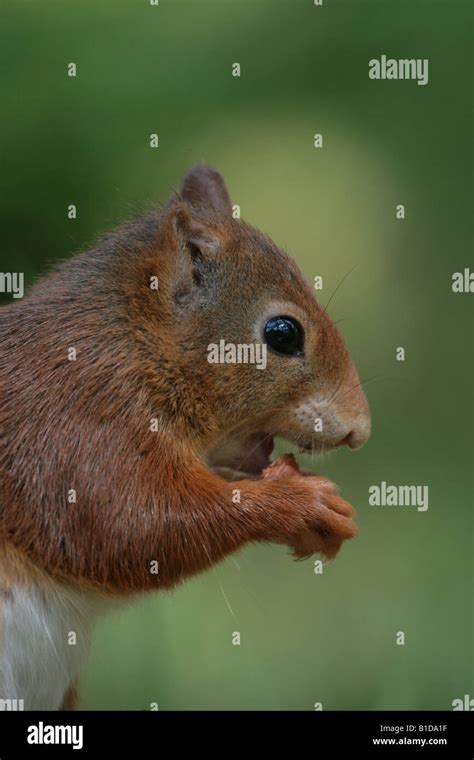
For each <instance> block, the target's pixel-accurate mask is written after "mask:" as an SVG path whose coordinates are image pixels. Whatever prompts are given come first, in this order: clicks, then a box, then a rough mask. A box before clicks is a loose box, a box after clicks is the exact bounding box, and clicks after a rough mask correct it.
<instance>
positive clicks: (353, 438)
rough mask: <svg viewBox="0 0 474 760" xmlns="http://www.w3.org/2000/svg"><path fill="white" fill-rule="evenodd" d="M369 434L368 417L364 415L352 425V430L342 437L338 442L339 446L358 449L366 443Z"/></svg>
mask: <svg viewBox="0 0 474 760" xmlns="http://www.w3.org/2000/svg"><path fill="white" fill-rule="evenodd" d="M369 436H370V417H369V416H366V417H365V416H364V417H363V418H361V419H360V420H358V421H357V423H356V424H355V425H354V427H353V428H352V430H350V431H349V433H347V435H345V436H344V438H342V439H341V440H340V441H339V443H338V444H336V445H337V446H338V447H339V446H349V448H350V449H360V448H361V446H363V445H364V443H367V441H368V439H369Z"/></svg>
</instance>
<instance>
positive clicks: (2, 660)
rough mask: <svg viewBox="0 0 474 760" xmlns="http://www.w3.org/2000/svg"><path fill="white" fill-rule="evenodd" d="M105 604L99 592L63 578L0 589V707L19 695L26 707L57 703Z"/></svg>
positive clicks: (69, 683)
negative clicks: (71, 584)
mask: <svg viewBox="0 0 474 760" xmlns="http://www.w3.org/2000/svg"><path fill="white" fill-rule="evenodd" d="M103 607H104V600H103V597H101V596H99V595H98V594H93V593H90V592H82V591H79V590H76V589H73V588H69V587H67V586H63V585H61V584H53V583H51V584H48V585H47V586H37V585H31V586H23V585H18V586H15V585H13V586H10V587H9V588H8V589H7V590H4V591H3V592H2V591H0V707H1V706H2V705H4V704H9V703H8V701H7V702H6V703H3V702H2V700H23V707H24V709H25V710H39V709H42V710H57V709H59V708H60V707H61V704H62V702H63V699H64V696H65V694H66V692H67V690H68V689H69V688H70V687H71V686H72V685H73V683H74V681H75V679H76V678H77V676H78V675H79V672H80V670H81V668H82V667H83V664H84V660H85V659H86V656H87V653H88V649H89V643H90V635H91V629H92V625H93V623H94V621H95V619H96V617H97V615H98V614H99V611H100V610H101V609H103ZM4 709H5V707H4Z"/></svg>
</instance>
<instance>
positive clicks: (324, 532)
mask: <svg viewBox="0 0 474 760" xmlns="http://www.w3.org/2000/svg"><path fill="white" fill-rule="evenodd" d="M141 475H142V477H140V473H138V474H137V479H136V482H135V484H131V487H130V489H129V490H128V492H127V491H126V489H125V486H124V484H122V486H121V487H118V488H117V490H116V491H115V493H114V496H113V498H112V500H110V498H107V497H106V496H105V494H103V493H101V489H99V491H94V493H91V494H90V496H89V499H88V503H84V504H82V505H81V506H79V505H77V506H75V507H74V506H72V507H70V508H69V509H68V510H67V511H66V510H64V509H62V510H58V509H57V508H55V505H54V503H50V504H49V505H43V506H44V508H42V509H37V510H36V511H35V512H34V513H31V511H29V510H27V509H25V508H24V506H23V505H19V504H17V505H16V509H14V511H13V513H10V516H12V514H13V517H14V514H16V515H17V519H11V520H9V519H8V513H9V510H5V511H4V512H3V515H2V523H3V524H2V525H1V526H0V527H1V530H0V535H1V536H2V538H4V539H5V540H6V541H7V542H10V543H11V544H13V545H14V546H16V547H17V548H18V549H19V550H21V551H23V552H24V553H26V554H27V555H28V556H29V557H30V558H31V559H32V560H33V561H34V562H36V563H37V564H39V565H40V566H42V567H43V568H44V569H46V570H47V571H49V572H52V573H54V574H57V575H60V576H62V577H64V578H65V579H67V580H74V581H76V582H78V583H79V584H80V585H82V586H84V587H90V588H93V589H95V590H99V591H104V592H108V593H112V594H127V593H131V592H135V591H147V590H151V589H158V588H170V587H172V586H174V585H176V584H177V583H179V582H180V581H182V580H184V579H185V578H186V577H189V576H192V575H195V574H196V573H198V572H201V571H202V570H205V569H206V568H209V567H211V566H212V565H214V564H215V563H217V562H219V561H220V560H221V559H223V558H224V557H226V556H227V555H229V554H230V553H232V552H233V551H235V550H237V549H239V548H240V547H242V546H244V545H245V544H247V543H249V542H259V541H268V542H274V543H281V544H287V545H289V546H290V547H292V548H293V549H294V553H295V555H296V556H297V557H304V556H308V555H310V554H312V553H314V552H316V551H321V552H323V553H324V554H325V555H326V556H327V557H333V556H334V555H335V554H336V553H337V551H338V549H339V547H340V545H341V543H342V542H343V541H344V540H345V539H347V538H351V537H352V536H354V535H355V534H356V527H355V524H354V523H353V521H352V519H351V518H352V514H353V510H352V507H351V506H350V505H349V504H347V503H346V502H345V501H343V499H341V497H340V496H339V495H338V494H337V492H336V489H335V486H334V485H333V484H332V483H331V482H330V481H329V480H327V479H326V478H322V477H319V476H309V477H308V476H306V475H304V474H302V473H300V472H299V470H298V468H297V465H296V462H294V460H292V459H291V458H288V457H283V458H282V460H280V461H279V462H278V463H276V464H275V465H274V466H273V467H270V468H268V469H267V470H266V471H264V473H263V479H261V480H257V481H254V480H242V481H235V482H231V483H230V482H227V481H225V480H222V479H221V478H219V477H217V476H216V475H214V474H213V473H211V472H209V471H208V470H207V469H205V467H204V466H202V465H201V464H200V463H199V464H198V463H194V465H188V467H187V469H186V471H185V472H184V471H183V470H179V469H176V470H171V469H170V470H168V472H167V478H166V480H162V481H161V483H159V484H158V485H156V486H155V487H153V486H148V488H150V489H151V490H148V488H147V493H143V492H141V493H140V484H143V482H147V483H148V484H149V482H150V481H149V479H147V478H145V477H143V475H144V473H142V474H141ZM9 506H11V507H12V506H14V504H13V502H10V503H9ZM48 506H49V508H50V509H52V510H54V518H53V517H51V516H48ZM18 515H19V517H18Z"/></svg>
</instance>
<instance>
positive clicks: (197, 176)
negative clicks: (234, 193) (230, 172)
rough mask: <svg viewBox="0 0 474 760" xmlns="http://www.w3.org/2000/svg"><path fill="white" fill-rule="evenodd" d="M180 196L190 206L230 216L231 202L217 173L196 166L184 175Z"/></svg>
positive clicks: (202, 166)
mask: <svg viewBox="0 0 474 760" xmlns="http://www.w3.org/2000/svg"><path fill="white" fill-rule="evenodd" d="M180 195H181V197H182V199H183V200H185V201H186V202H187V203H189V204H190V206H193V207H198V208H203V209H211V210H213V211H217V212H218V213H220V214H225V215H226V216H227V215H230V214H232V201H231V199H230V195H229V192H228V190H227V187H226V185H225V182H224V180H223V178H222V177H221V175H220V174H219V172H218V171H216V170H215V169H212V167H210V166H205V165H204V164H198V165H197V166H193V168H192V169H190V170H189V172H188V173H187V174H186V176H185V178H184V179H183V182H182V185H181V191H180Z"/></svg>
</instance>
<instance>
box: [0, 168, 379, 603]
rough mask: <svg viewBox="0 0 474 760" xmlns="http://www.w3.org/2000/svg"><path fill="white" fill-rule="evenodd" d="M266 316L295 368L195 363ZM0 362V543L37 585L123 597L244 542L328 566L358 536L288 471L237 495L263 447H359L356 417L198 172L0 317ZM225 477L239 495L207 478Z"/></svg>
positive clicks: (295, 300)
mask: <svg viewBox="0 0 474 760" xmlns="http://www.w3.org/2000/svg"><path fill="white" fill-rule="evenodd" d="M152 277H157V278H158V283H159V285H158V289H157V290H154V289H152V288H150V278H152ZM282 310H283V311H282ZM282 313H283V314H290V316H295V318H297V319H298V320H299V321H300V323H301V324H302V326H303V328H304V333H305V352H304V356H303V357H284V356H279V355H276V354H275V353H273V352H271V351H268V364H267V367H266V369H265V370H264V371H259V370H258V369H257V368H256V367H255V366H252V365H235V364H233V365H232V364H229V365H211V364H209V362H208V361H207V346H208V345H209V344H210V343H218V342H219V340H220V339H226V340H228V341H232V342H234V343H236V344H237V343H246V344H249V343H255V342H258V341H262V340H263V338H262V334H261V328H262V319H263V318H267V317H268V318H270V317H272V316H273V317H274V316H278V315H279V314H282ZM0 347H1V348H0V394H1V404H0V430H1V431H2V432H1V437H0V503H1V511H0V541H1V542H2V544H3V546H9V547H12V548H14V550H15V552H16V553H17V554H18V556H20V557H24V558H25V562H27V563H28V564H29V565H31V566H33V567H35V568H38V569H39V570H40V571H41V572H43V573H46V574H47V575H48V576H52V577H54V578H56V579H58V580H60V581H65V582H67V583H69V584H73V585H78V586H80V587H81V588H82V589H90V590H94V591H99V592H102V593H105V594H108V595H126V594H130V593H132V592H140V591H146V590H151V589H156V588H169V587H172V586H174V585H176V584H177V583H179V582H180V581H182V580H183V579H185V578H186V577H189V576H191V575H194V574H196V573H198V572H200V571H202V570H205V569H206V568H208V567H210V566H211V565H213V564H214V563H216V562H218V561H219V560H221V559H222V558H223V557H225V556H226V555H228V554H230V553H231V552H233V551H235V550H237V549H239V548H240V547H242V546H243V545H245V544H247V543H249V542H254V541H255V542H258V541H270V542H276V543H282V544H287V545H289V546H290V547H291V548H292V549H293V551H294V554H295V555H296V556H298V557H304V556H308V555H310V554H312V553H313V552H315V551H322V552H323V553H325V554H326V556H328V557H333V556H334V555H335V554H336V553H337V551H338V549H339V548H340V546H341V544H342V542H343V541H344V540H345V539H348V538H351V537H353V536H354V535H355V534H356V527H355V524H354V522H353V519H352V517H353V509H352V507H351V506H350V505H349V504H348V503H347V502H345V501H344V500H343V499H342V498H341V497H340V495H339V494H338V492H337V489H336V487H335V486H334V485H333V484H332V483H331V482H330V481H329V480H327V479H326V478H324V477H320V476H308V475H306V474H305V473H302V472H300V470H299V468H298V466H297V465H296V462H295V461H294V460H293V459H292V458H291V457H289V456H285V457H283V458H282V459H281V460H279V462H277V463H276V464H274V465H273V466H268V467H261V469H260V472H257V473H254V474H253V475H252V476H251V477H249V476H248V472H249V471H248V469H246V467H245V464H246V463H245V459H246V456H248V457H249V458H250V459H251V458H252V457H257V458H258V456H260V457H261V458H262V461H263V463H264V464H268V461H267V460H266V459H265V457H264V456H263V455H262V450H263V442H264V440H265V439H268V438H269V437H271V436H273V435H283V436H285V437H287V438H289V439H290V440H291V441H293V442H294V443H297V444H298V445H300V446H303V447H305V448H308V447H312V448H315V449H316V450H320V449H325V448H332V447H334V446H336V445H338V444H339V443H341V442H345V443H349V445H351V446H353V447H357V446H359V445H361V444H362V443H363V442H364V441H365V440H366V439H367V437H368V435H369V429H370V418H369V412H368V407H367V402H366V400H365V397H364V395H363V393H362V390H361V389H360V384H359V380H358V378H357V373H356V371H355V369H354V367H353V365H352V363H351V360H350V358H349V355H348V352H347V350H346V348H345V346H344V343H343V341H342V338H341V337H340V335H339V333H338V331H337V330H336V328H335V326H334V325H333V324H332V322H331V320H330V318H329V316H328V315H327V314H326V313H325V312H324V310H323V309H322V308H321V307H320V306H319V304H318V303H317V301H316V300H315V298H314V294H313V292H312V290H311V288H310V286H309V285H308V283H307V282H306V280H305V279H304V277H303V276H302V274H301V273H300V271H299V269H298V268H297V266H296V264H295V263H294V262H293V261H292V259H290V258H289V257H288V256H287V255H286V254H285V253H283V252H282V251H281V250H279V249H278V248H277V246H276V245H275V244H274V243H273V242H272V241H271V240H270V239H269V238H268V237H266V236H265V235H263V234H262V233H261V232H258V231H257V230H255V229H253V228H252V227H250V226H248V225H246V224H245V223H244V222H241V221H237V220H234V219H232V215H231V203H230V198H229V195H228V192H227V189H226V187H225V185H224V182H223V180H222V178H221V177H220V175H219V174H218V173H217V172H215V171H214V170H212V169H210V168H208V167H203V166H198V167H195V168H194V169H192V170H191V171H190V172H189V173H188V175H187V176H186V178H185V179H184V182H183V185H182V187H181V190H180V192H179V193H177V194H176V195H174V196H173V197H172V198H171V200H170V201H169V203H168V204H167V205H166V206H165V207H164V208H163V209H162V210H161V211H160V212H154V213H151V214H149V215H148V216H146V217H145V218H144V219H142V220H140V221H138V222H134V223H132V224H130V225H128V226H126V227H124V228H123V229H121V230H119V231H118V232H116V233H113V234H112V235H110V236H109V237H107V238H105V239H104V240H103V241H101V242H100V243H99V244H98V246H97V247H96V248H95V249H94V250H92V251H89V252H86V253H83V254H80V255H79V256H76V257H74V258H73V259H71V260H70V261H68V262H66V263H64V264H62V265H61V266H59V268H58V269H57V270H56V271H55V272H53V273H52V274H51V275H49V276H48V277H47V278H45V279H44V280H42V281H40V282H39V283H38V284H37V285H36V286H35V287H34V288H33V289H32V290H31V292H30V294H29V295H28V296H27V297H26V298H25V299H24V301H23V302H22V303H19V304H18V303H15V304H12V305H11V306H7V307H4V308H2V309H1V310H0ZM71 347H73V348H74V349H75V351H76V359H75V360H74V361H69V360H68V350H69V349H70V348H71ZM318 414H319V415H320V416H321V417H322V419H323V420H324V422H325V423H326V424H325V426H324V433H320V434H317V433H313V425H314V419H313V417H314V416H318ZM246 447H247V448H246ZM252 448H253V449H254V451H253V452H252ZM226 450H228V451H229V452H230V451H233V454H232V455H230V454H229V457H230V458H229V459H228V461H227V460H226V456H225V454H224V453H222V452H225V451H226ZM219 452H220V453H219ZM236 454H238V455H239V456H236ZM232 457H233V458H232ZM237 460H238V461H239V464H242V465H243V466H242V468H241V477H240V476H239V474H237V475H234V479H232V480H225V479H224V478H223V477H220V475H219V474H218V473H219V466H220V468H221V470H222V469H223V468H224V469H225V468H227V469H234V471H235V472H236V473H238V472H239V467H236V466H235V464H236V461H237ZM247 464H248V463H247ZM218 465H219V466H218ZM71 489H74V491H75V492H76V501H75V502H74V503H70V501H69V500H68V494H69V493H70V490H71ZM236 489H237V491H238V493H239V500H238V501H237V500H235V498H234V495H235V493H236ZM152 563H154V564H155V567H156V568H157V572H152V571H151V567H152ZM0 564H1V561H0Z"/></svg>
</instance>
